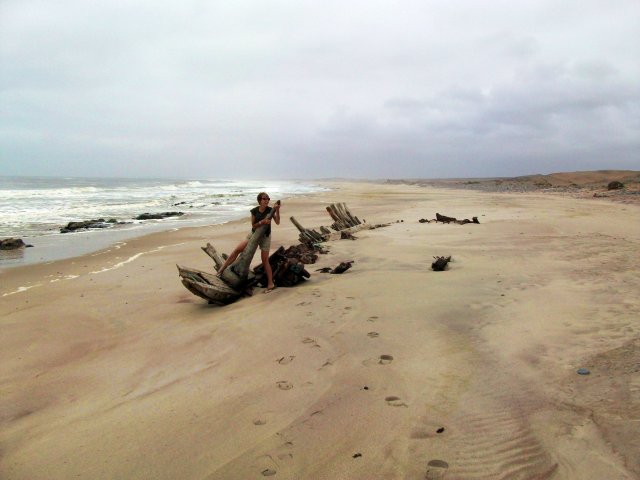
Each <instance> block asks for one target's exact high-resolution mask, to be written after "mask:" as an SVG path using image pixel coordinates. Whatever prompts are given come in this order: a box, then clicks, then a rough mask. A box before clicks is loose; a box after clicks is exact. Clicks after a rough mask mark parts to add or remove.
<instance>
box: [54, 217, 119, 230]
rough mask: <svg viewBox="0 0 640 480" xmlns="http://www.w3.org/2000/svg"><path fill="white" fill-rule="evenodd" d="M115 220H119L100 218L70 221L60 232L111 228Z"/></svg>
mask: <svg viewBox="0 0 640 480" xmlns="http://www.w3.org/2000/svg"><path fill="white" fill-rule="evenodd" d="M114 221H117V220H115V219H111V220H109V221H108V222H107V221H105V219H104V218H98V219H97V220H85V221H83V222H69V223H67V226H66V227H62V228H61V229H60V233H70V232H75V231H76V230H86V229H88V228H109V227H111V226H112V225H113V223H114Z"/></svg>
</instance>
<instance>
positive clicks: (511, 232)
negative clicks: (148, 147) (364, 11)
mask: <svg viewBox="0 0 640 480" xmlns="http://www.w3.org/2000/svg"><path fill="white" fill-rule="evenodd" d="M333 187H334V190H333V191H331V192H325V193H320V194H314V195H309V196H307V197H300V198H297V199H294V200H292V201H286V200H285V202H284V206H283V210H282V215H283V222H282V225H281V226H280V227H279V228H277V229H275V230H274V240H273V241H274V246H277V245H279V244H283V245H285V246H288V245H291V244H294V243H296V240H297V231H296V230H295V228H294V227H293V225H291V224H290V223H289V222H288V221H287V220H285V219H287V218H288V217H289V216H291V215H293V216H295V217H296V219H298V220H299V221H300V222H302V223H303V224H304V225H305V226H307V227H317V226H319V225H328V224H329V223H330V222H329V218H328V216H327V215H326V212H325V211H324V206H325V205H327V204H328V203H331V202H335V201H343V202H346V203H347V204H348V205H349V206H350V208H351V209H352V211H353V212H354V213H356V214H357V215H358V216H359V217H361V218H365V219H366V220H367V221H368V222H370V223H386V222H388V223H390V225H389V226H388V227H385V228H379V229H376V230H371V231H363V232H359V233H358V234H356V236H357V237H358V239H357V240H356V241H350V240H340V241H333V242H330V243H329V245H328V248H329V250H330V253H329V254H327V255H322V256H320V259H319V262H318V263H317V264H315V265H313V266H310V267H308V270H309V271H311V272H312V277H311V279H310V280H309V281H307V282H306V283H305V284H303V285H300V286H297V287H294V288H290V289H284V288H279V289H276V290H275V291H274V292H272V293H270V294H269V295H261V294H256V295H254V296H252V297H249V298H244V299H242V300H241V301H239V302H237V303H235V304H233V305H229V306H226V307H216V306H208V305H206V304H205V303H204V301H202V300H201V299H199V298H197V297H195V296H193V295H192V294H190V293H189V292H188V291H187V290H185V289H184V288H183V286H182V285H181V284H180V282H179V279H178V275H177V271H176V268H175V264H176V263H180V264H185V265H191V266H193V267H195V268H201V269H211V268H212V267H211V261H210V260H209V259H208V257H206V255H204V254H203V253H202V252H201V251H200V246H201V245H204V244H205V243H206V242H207V241H209V242H211V243H213V244H214V245H215V246H216V248H218V250H221V251H230V250H231V248H232V247H233V246H234V244H235V242H236V241H237V240H238V239H239V238H242V236H243V234H244V233H245V231H246V229H247V225H246V223H247V222H235V223H231V224H227V225H224V226H215V227H209V228H194V229H184V230H180V231H176V232H165V233H162V234H154V235H150V236H147V237H144V238H140V239H135V240H132V241H128V242H127V244H126V245H124V246H122V247H121V248H120V249H118V250H113V251H110V252H105V253H104V254H102V255H93V256H84V257H80V258H76V259H72V260H67V261H61V262H56V263H52V264H48V265H34V266H28V267H22V268H17V269H12V270H7V271H4V272H2V273H1V274H0V282H1V286H0V298H1V299H2V302H1V307H0V318H1V320H0V322H1V328H2V337H1V343H2V344H1V345H0V348H1V351H2V363H1V365H2V367H1V368H0V382H1V383H0V385H1V396H0V422H1V425H2V427H1V430H0V452H1V453H0V455H1V456H0V478H2V479H31V480H33V479H65V480H66V479H70V478H92V479H107V478H109V479H111V478H144V479H147V478H149V479H151V478H153V479H176V478H185V479H186V478H188V479H251V478H256V479H259V478H264V477H274V478H278V479H424V478H427V479H438V478H446V479H464V480H470V479H500V478H502V479H546V478H549V479H599V480H600V479H603V478H616V479H632V478H640V462H639V460H638V455H637V452H638V450H639V449H640V436H638V434H637V432H638V418H639V415H640V372H639V371H638V364H639V361H640V353H638V352H639V350H638V347H639V340H638V339H639V338H640V337H639V328H640V325H639V324H638V320H637V319H638V318H640V300H639V297H638V292H639V291H640V276H639V275H638V266H637V260H638V258H639V256H638V253H639V252H640V222H639V221H638V220H640V207H638V206H637V205H619V204H614V203H610V202H607V201H603V200H598V199H590V200H587V199H575V198H570V197H558V196H549V195H542V194H519V195H516V194H506V193H491V192H479V191H472V190H454V189H438V188H428V187H420V186H416V185H390V184H370V183H335V184H333ZM436 212H439V213H442V214H446V215H450V216H455V217H458V218H471V217H472V216H478V218H479V219H480V224H479V225H474V224H470V225H454V224H449V225H443V224H434V223H419V222H418V219H420V218H433V217H434V216H435V213H436ZM399 220H403V221H401V222H400V221H399ZM435 255H451V256H452V262H451V263H450V268H449V269H448V270H447V271H445V272H433V271H431V269H430V264H431V262H432V261H433V256H435ZM351 259H353V260H355V263H354V265H353V267H352V268H351V269H350V270H348V271H347V272H346V273H344V274H343V275H329V274H322V273H317V272H315V269H316V268H321V267H323V266H335V265H336V264H337V263H339V262H340V261H343V260H351ZM579 368H587V369H589V370H590V374H589V375H578V374H577V373H576V371H577V370H578V369H579Z"/></svg>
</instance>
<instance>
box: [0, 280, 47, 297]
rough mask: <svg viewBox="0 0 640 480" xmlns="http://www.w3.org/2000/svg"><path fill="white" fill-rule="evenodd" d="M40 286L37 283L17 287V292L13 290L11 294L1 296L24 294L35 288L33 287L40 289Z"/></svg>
mask: <svg viewBox="0 0 640 480" xmlns="http://www.w3.org/2000/svg"><path fill="white" fill-rule="evenodd" d="M41 285H42V284H40V283H37V284H35V285H29V286H28V287H18V289H17V290H14V291H13V292H7V293H3V294H2V296H3V297H8V296H9V295H15V294H16V293H21V292H26V291H27V290H30V289H32V288H35V287H40V286H41Z"/></svg>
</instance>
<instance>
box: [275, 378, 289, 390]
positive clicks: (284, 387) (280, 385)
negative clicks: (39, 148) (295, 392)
mask: <svg viewBox="0 0 640 480" xmlns="http://www.w3.org/2000/svg"><path fill="white" fill-rule="evenodd" d="M276 385H277V386H278V388H279V389H280V390H291V389H292V388H293V385H292V384H291V383H289V382H287V381H286V380H281V381H279V382H276Z"/></svg>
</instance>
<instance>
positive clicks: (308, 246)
mask: <svg viewBox="0 0 640 480" xmlns="http://www.w3.org/2000/svg"><path fill="white" fill-rule="evenodd" d="M276 203H277V204H279V203H280V200H278V201H277V202H276ZM326 210H327V213H329V216H330V217H331V219H332V220H333V223H332V224H331V225H330V228H327V227H324V226H321V227H319V230H320V231H317V230H314V229H307V228H304V227H303V226H302V225H301V224H300V223H299V222H298V221H297V220H296V219H295V218H294V217H290V220H291V222H292V223H293V224H294V225H295V227H296V228H297V229H298V231H299V232H300V236H299V239H300V242H301V244H300V245H299V246H297V247H290V248H289V249H287V250H285V249H284V247H280V248H278V249H277V250H276V251H275V252H274V253H273V254H272V255H270V257H269V263H270V264H271V268H272V270H273V279H274V282H275V283H276V285H277V286H292V285H295V284H296V283H299V282H301V281H302V280H303V279H304V278H308V277H309V276H310V275H309V272H307V271H306V270H305V268H304V266H305V264H306V263H313V262H315V258H317V256H316V255H314V254H313V252H314V250H315V249H316V246H317V245H319V244H321V243H323V242H326V241H328V240H336V239H340V238H351V237H352V234H353V233H355V232H357V231H359V230H364V229H371V228H375V227H377V226H380V225H376V226H373V225H371V224H368V223H366V221H364V220H362V221H361V220H360V219H359V218H358V217H356V216H354V215H353V214H352V213H351V211H350V210H349V208H348V207H347V206H346V204H344V203H332V204H331V205H328V206H327V207H326ZM274 213H275V210H272V211H271V213H270V214H269V215H268V216H267V218H269V219H271V218H272V216H273V214H274ZM266 228H267V227H266V225H264V226H261V227H258V228H257V229H256V231H255V232H254V233H253V235H252V236H251V238H250V239H249V242H248V243H247V247H246V248H245V250H244V252H242V253H241V254H240V255H239V256H238V258H237V259H236V260H235V261H234V262H233V263H232V264H231V265H229V267H228V268H226V269H225V270H224V271H223V272H222V275H221V276H220V277H218V276H217V275H216V274H215V273H211V272H205V271H202V270H197V269H195V268H191V267H184V266H182V265H176V266H177V267H178V274H179V276H180V279H181V281H182V284H183V285H184V286H185V287H186V288H187V290H189V291H190V292H191V293H193V294H194V295H197V296H198V297H201V298H203V299H205V300H207V301H208V302H209V303H212V304H217V305H227V304H229V303H233V302H235V301H236V300H238V299H239V298H240V297H242V296H243V295H246V294H247V292H248V291H250V289H251V288H252V287H253V286H254V285H256V284H259V283H261V282H262V281H263V279H262V277H263V272H264V270H263V267H262V265H259V266H257V267H256V268H254V269H253V271H251V268H250V266H251V261H252V260H253V256H254V255H255V253H256V250H257V249H258V245H259V243H260V240H261V239H262V237H263V235H264V233H265V230H266ZM332 230H333V231H332ZM202 250H203V251H204V252H205V253H206V254H207V255H209V256H210V257H211V258H212V259H213V261H214V264H215V265H214V268H215V270H216V271H218V270H219V269H220V267H222V265H223V264H224V261H225V259H226V258H227V257H226V255H224V254H223V255H220V254H219V253H218V252H217V251H216V249H215V248H214V247H213V246H212V245H211V244H210V243H207V245H206V246H204V247H202ZM310 256H313V257H315V258H313V259H312V261H309V260H308V259H309V258H310ZM305 260H307V261H305Z"/></svg>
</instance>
